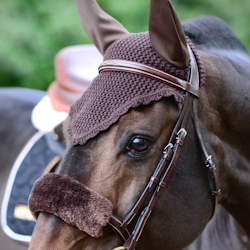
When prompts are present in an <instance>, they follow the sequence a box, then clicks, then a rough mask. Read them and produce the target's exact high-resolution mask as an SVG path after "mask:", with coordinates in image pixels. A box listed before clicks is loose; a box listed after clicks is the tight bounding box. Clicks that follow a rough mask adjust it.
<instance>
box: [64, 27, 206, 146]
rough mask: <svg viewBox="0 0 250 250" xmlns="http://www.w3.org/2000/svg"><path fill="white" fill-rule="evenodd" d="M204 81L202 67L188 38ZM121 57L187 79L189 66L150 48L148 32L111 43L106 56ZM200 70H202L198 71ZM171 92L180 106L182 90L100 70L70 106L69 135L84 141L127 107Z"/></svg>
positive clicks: (141, 103)
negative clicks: (173, 62)
mask: <svg viewBox="0 0 250 250" xmlns="http://www.w3.org/2000/svg"><path fill="white" fill-rule="evenodd" d="M187 42H188V43H189V44H190V45H191V46H190V47H191V49H192V50H193V52H194V53H195V57H196V60H197V61H198V67H199V72H200V79H201V82H202V83H204V81H205V79H204V76H205V75H204V74H203V73H204V68H203V66H202V63H201V60H200V59H199V57H198V54H197V52H196V51H195V50H194V46H193V45H192V43H191V41H190V40H189V39H187ZM111 59H122V60H128V61H134V62H139V63H143V64H146V65H150V66H153V67H155V68H158V69H161V70H164V71H166V72H167V73H169V74H172V75H174V76H176V77H178V78H180V79H183V80H188V76H189V70H190V67H188V68H186V69H177V68H176V67H174V66H172V65H170V64H169V63H167V62H166V61H165V60H163V59H162V58H161V57H160V56H158V55H157V54H156V53H155V51H154V50H153V48H152V45H151V42H150V39H149V34H148V32H144V33H138V34H130V35H128V36H126V37H125V38H122V39H120V40H119V41H117V42H115V43H113V44H112V45H111V46H110V47H109V48H108V50H107V51H106V53H105V55H104V61H105V60H111ZM201 73H202V74H201ZM169 96H174V99H175V101H176V102H177V104H178V106H179V108H181V106H182V105H183V102H184V99H185V93H184V91H182V90H179V89H176V88H173V87H172V86H169V85H167V84H165V83H162V82H160V81H157V80H155V79H152V78H149V77H145V76H142V75H137V74H133V73H127V72H116V71H111V72H110V71H109V72H102V73H100V74H99V75H98V76H97V77H96V78H95V79H94V80H93V82H92V84H91V86H90V87H89V88H88V89H87V91H86V92H85V93H84V94H83V95H82V97H81V98H80V99H78V100H77V101H76V102H75V103H74V104H73V105H72V106H71V108H70V113H69V115H70V123H69V128H68V132H69V138H70V140H71V142H72V144H73V145H77V144H81V145H83V144H85V143H86V141H87V140H88V139H90V138H93V137H95V136H96V135H97V134H98V133H99V132H100V131H104V130H106V129H108V128H109V127H110V126H111V125H112V124H114V123H115V122H116V121H117V120H118V119H119V118H120V117H121V116H122V115H124V114H125V113H127V112H128V111H129V109H130V108H136V107H138V106H140V105H148V104H149V103H150V102H152V101H158V100H160V99H161V98H163V97H169Z"/></svg>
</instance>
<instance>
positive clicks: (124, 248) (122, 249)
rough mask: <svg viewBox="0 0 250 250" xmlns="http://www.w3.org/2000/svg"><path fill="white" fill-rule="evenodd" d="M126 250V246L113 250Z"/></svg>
mask: <svg viewBox="0 0 250 250" xmlns="http://www.w3.org/2000/svg"><path fill="white" fill-rule="evenodd" d="M126 249H127V248H126V247H124V246H121V247H116V248H113V250H126Z"/></svg>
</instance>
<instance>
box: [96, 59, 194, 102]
mask: <svg viewBox="0 0 250 250" xmlns="http://www.w3.org/2000/svg"><path fill="white" fill-rule="evenodd" d="M105 71H122V72H129V73H133V74H138V75H144V76H146V77H150V78H154V79H156V80H159V81H161V82H164V83H166V84H168V85H170V86H173V87H175V88H179V89H182V90H184V91H187V92H189V93H191V94H193V95H195V96H196V97H198V96H199V86H198V87H196V86H193V85H191V84H190V83H189V82H187V81H184V80H182V79H179V78H177V77H175V76H172V75H170V74H168V73H167V72H165V71H163V70H159V69H156V68H154V67H152V66H149V65H145V64H142V63H136V62H131V61H125V60H108V61H104V62H103V63H102V64H101V65H100V66H99V72H100V73H101V72H105Z"/></svg>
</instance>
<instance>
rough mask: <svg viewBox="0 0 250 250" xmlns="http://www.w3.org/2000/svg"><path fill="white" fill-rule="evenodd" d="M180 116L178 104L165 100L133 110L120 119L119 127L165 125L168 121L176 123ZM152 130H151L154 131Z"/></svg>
mask: <svg viewBox="0 0 250 250" xmlns="http://www.w3.org/2000/svg"><path fill="white" fill-rule="evenodd" d="M178 116H179V110H178V108H177V105H176V103H174V101H173V99H171V98H163V99H161V100H160V101H157V102H152V103H151V104H149V105H147V106H140V107H138V108H135V109H131V110H130V111H129V112H128V113H127V114H125V115H123V116H121V117H120V119H119V123H118V124H119V127H128V128H131V129H133V127H141V126H143V125H144V126H145V125H146V126H152V128H154V129H156V128H155V125H157V123H158V124H165V123H166V121H167V120H170V121H175V120H176V119H177V118H178ZM152 128H151V129H152Z"/></svg>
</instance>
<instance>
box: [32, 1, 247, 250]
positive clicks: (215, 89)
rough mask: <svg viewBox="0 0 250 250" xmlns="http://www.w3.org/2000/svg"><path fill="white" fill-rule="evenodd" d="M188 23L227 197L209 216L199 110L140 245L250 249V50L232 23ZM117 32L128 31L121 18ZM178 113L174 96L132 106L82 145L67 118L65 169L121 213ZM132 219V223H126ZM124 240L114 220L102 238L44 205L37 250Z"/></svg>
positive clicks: (204, 117) (212, 149)
mask: <svg viewBox="0 0 250 250" xmlns="http://www.w3.org/2000/svg"><path fill="white" fill-rule="evenodd" d="M152 2H156V1H152ZM77 3H78V7H79V6H80V2H79V1H77ZM162 3H163V4H165V3H164V1H162ZM99 11H100V10H99ZM80 14H81V13H80ZM92 14H93V13H92ZM87 16H88V15H87ZM81 17H82V16H81ZM83 19H84V18H83ZM174 20H175V21H176V19H174ZM182 27H183V30H184V32H185V34H186V35H187V36H188V37H189V38H190V39H191V41H192V42H193V43H194V45H195V47H196V49H197V51H198V54H199V56H200V57H201V59H202V61H203V64H204V67H205V72H206V83H205V85H204V86H202V87H201V88H200V95H199V99H198V101H197V102H196V103H198V105H197V108H198V112H197V114H198V116H197V117H198V123H199V127H200V132H201V134H202V138H203V141H204V144H205V145H206V148H207V151H208V152H209V154H210V155H212V156H213V162H214V163H215V165H216V168H217V170H216V171H217V173H218V179H219V185H220V188H221V194H220V196H219V204H220V205H219V209H218V211H217V212H216V214H215V216H214V217H213V218H212V220H211V221H210V219H211V216H212V214H213V209H214V208H213V199H212V195H211V191H210V189H211V187H210V183H209V180H208V178H207V171H206V168H205V164H204V159H203V158H202V152H201V148H200V145H199V142H198V140H197V137H196V133H195V128H194V124H193V119H194V117H193V116H192V115H191V116H190V117H189V119H188V121H187V126H186V130H187V131H188V135H187V137H186V139H185V144H184V145H183V147H182V149H181V153H180V155H179V158H178V161H177V163H176V166H175V168H174V169H173V171H172V173H171V175H170V177H169V180H168V182H167V184H166V187H165V189H164V191H163V193H162V195H161V197H160V198H159V200H158V202H157V204H156V206H155V208H154V210H153V212H152V214H151V216H150V217H149V219H148V221H147V223H146V226H145V228H144V230H143V232H142V234H141V237H140V239H139V241H138V243H137V246H136V249H144V250H147V249H176V250H177V249H185V248H186V249H188V250H195V249H197V250H198V249H208V248H210V249H250V245H249V238H250V223H249V216H248V214H249V211H250V208H249V206H250V202H249V198H248V197H249V192H250V189H249V184H250V181H249V180H250V178H249V155H248V146H249V145H248V144H249V140H248V138H249V130H248V123H249V118H250V114H249V112H250V103H249V97H248V92H249V84H248V79H249V74H250V73H249V69H250V68H249V67H250V64H249V57H248V54H247V51H246V49H245V47H244V45H243V44H242V43H241V42H240V41H239V40H238V38H237V37H236V36H235V35H234V34H233V32H232V31H231V29H230V28H229V27H228V26H227V25H226V24H225V23H224V22H223V21H221V20H219V19H217V18H212V17H201V18H197V19H193V20H190V21H187V22H184V23H183V24H182ZM90 28H93V27H90ZM87 29H88V28H87ZM119 31H120V33H119V32H118V33H115V36H116V38H117V37H121V36H123V35H121V33H123V32H121V29H120V27H119ZM92 32H93V29H92ZM124 33H126V34H127V32H125V31H124ZM94 35H96V34H94ZM97 38H100V37H99V36H95V38H94V39H93V40H94V41H95V42H96V45H97V47H98V46H99V47H98V48H99V49H100V50H101V51H105V50H106V49H107V47H108V45H107V44H109V45H110V39H106V41H105V45H103V44H101V45H100V44H99V45H98V42H99V43H100V40H99V39H97ZM116 38H115V39H116ZM111 40H112V39H111ZM106 42H107V43H106ZM104 48H105V49H104ZM102 49H104V50H102ZM180 112H181V111H180V109H178V105H177V104H176V101H175V100H174V98H173V97H165V98H162V99H160V100H159V101H154V102H151V103H150V104H148V105H143V106H139V107H136V108H131V109H129V111H128V112H127V113H125V114H123V115H122V116H121V117H120V118H119V120H118V121H116V122H115V123H114V124H112V126H110V127H109V128H108V129H106V130H104V131H101V132H100V133H98V134H97V135H96V136H94V137H93V138H90V139H89V140H87V142H86V143H84V144H83V145H75V146H74V145H72V142H71V140H70V138H69V133H68V132H67V131H68V127H69V126H70V122H71V121H70V118H68V119H67V120H66V121H65V123H64V134H65V135H64V136H65V140H66V143H67V152H66V155H65V157H64V159H63V161H62V163H61V165H60V167H59V169H58V170H57V173H58V174H60V175H64V176H69V177H71V178H73V179H75V180H77V181H78V182H80V183H84V184H85V185H86V186H88V188H90V189H91V190H94V191H95V192H97V193H98V194H100V195H102V196H103V197H106V198H107V199H109V200H110V201H111V202H112V204H113V208H114V210H113V213H114V214H116V215H117V216H119V217H120V218H124V216H125V215H126V214H127V213H128V211H130V210H131V208H132V207H133V206H134V204H135V203H136V201H137V200H138V198H139V197H140V195H141V193H142V192H143V189H144V188H145V186H146V185H147V183H148V179H149V178H150V176H151V175H152V173H153V171H154V169H155V167H156V166H157V163H158V161H159V160H160V158H161V155H162V149H163V148H164V147H165V146H166V145H167V142H168V139H169V137H170V135H171V132H172V130H173V128H174V126H175V123H176V121H177V119H178V117H179V115H180ZM138 142H140V143H138ZM131 147H132V150H131ZM209 221H210V222H209ZM133 227H134V222H133V223H132V224H131V225H129V227H128V229H129V230H131V229H132V228H133ZM204 228H205V229H204ZM203 230H204V231H203ZM202 232H203V233H202ZM199 236H200V237H199ZM219 236H221V238H219ZM198 237H199V238H198ZM197 238H198V239H197ZM195 240H196V241H195ZM193 241H194V243H192V242H193ZM122 244H123V242H122V240H121V239H120V238H119V237H117V236H116V235H115V234H114V233H113V232H112V231H111V229H110V228H108V227H104V228H103V235H102V236H101V237H99V238H94V237H91V236H89V235H88V234H87V233H85V232H83V231H81V230H79V229H78V228H77V227H75V226H72V225H69V224H67V223H65V222H64V221H63V220H62V219H61V218H59V217H57V216H55V215H53V214H52V213H48V212H45V211H44V212H40V213H39V216H38V219H37V224H36V227H35V230H34V233H33V236H32V241H31V243H30V247H29V249H89V250H91V249H113V248H115V247H117V246H119V245H122ZM190 244H191V245H190ZM188 245H190V246H188ZM117 249H125V248H123V247H120V248H117Z"/></svg>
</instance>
